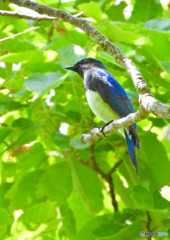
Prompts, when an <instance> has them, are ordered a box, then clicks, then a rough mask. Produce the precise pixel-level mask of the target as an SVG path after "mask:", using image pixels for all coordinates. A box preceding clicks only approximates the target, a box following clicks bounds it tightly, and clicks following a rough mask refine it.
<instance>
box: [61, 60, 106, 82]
mask: <svg viewBox="0 0 170 240" xmlns="http://www.w3.org/2000/svg"><path fill="white" fill-rule="evenodd" d="M94 68H104V69H106V68H105V66H104V65H103V63H102V62H101V61H99V60H97V59H94V58H84V59H82V60H81V61H79V62H77V63H76V64H74V65H73V66H69V67H65V69H69V70H72V71H74V72H77V73H78V74H79V75H80V76H81V77H82V78H83V76H84V72H85V71H88V70H91V69H94Z"/></svg>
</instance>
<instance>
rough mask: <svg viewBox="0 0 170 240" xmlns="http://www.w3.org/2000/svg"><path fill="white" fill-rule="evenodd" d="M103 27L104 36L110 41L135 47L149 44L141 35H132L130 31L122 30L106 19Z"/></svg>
mask: <svg viewBox="0 0 170 240" xmlns="http://www.w3.org/2000/svg"><path fill="white" fill-rule="evenodd" d="M104 26H105V28H106V34H107V36H108V38H110V39H112V40H113V41H114V42H124V43H128V44H135V45H148V44H150V43H149V41H148V39H147V38H145V37H143V36H142V35H139V34H136V33H133V32H131V31H125V30H122V29H121V28H120V27H119V26H118V25H117V24H115V23H114V22H110V21H108V20H107V19H106V20H105V21H104ZM113 33H114V34H113Z"/></svg>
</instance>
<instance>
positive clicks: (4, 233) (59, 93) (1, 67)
mask: <svg viewBox="0 0 170 240" xmlns="http://www.w3.org/2000/svg"><path fill="white" fill-rule="evenodd" d="M37 2H39V3H42V4H45V5H48V6H51V7H53V8H59V9H62V10H64V11H66V12H68V13H70V14H72V15H74V14H77V13H80V12H84V13H83V15H82V17H83V18H84V19H86V20H87V21H88V23H89V24H91V25H92V26H94V27H95V28H96V29H98V30H99V31H101V32H102V33H103V34H104V35H105V36H106V37H107V38H108V39H109V40H110V41H111V42H112V43H113V44H115V45H116V46H117V47H118V48H120V49H121V51H122V52H123V53H124V54H125V55H126V56H127V57H129V58H130V59H132V60H133V62H134V64H135V65H136V66H137V67H138V68H139V70H140V71H141V73H142V75H143V77H144V78H145V79H146V81H147V84H148V85H149V87H150V88H151V91H152V93H153V94H154V96H155V97H156V98H157V99H159V100H160V101H162V102H163V103H166V104H170V98H169V96H170V1H168V0H167V1H165V0H164V1H163V0H162V1H159V0H150V1H142V0H136V1H135V0H126V1H121V0H116V1H110V0H100V1H98V0H96V1H83V0H77V1H63V0H61V1H57V0H38V1H37ZM0 9H2V10H8V11H9V10H11V11H18V12H22V13H24V14H29V15H31V16H34V17H36V16H37V17H38V16H39V15H38V13H36V12H34V11H32V10H29V9H26V8H22V7H19V6H17V5H14V4H5V3H2V2H1V3H0ZM30 27H39V28H38V29H35V30H32V31H29V32H25V33H23V31H24V30H26V29H28V28H30ZM0 29H1V31H0V39H1V40H0V85H1V87H0V114H1V115H0V143H1V145H0V155H1V161H0V171H1V174H0V175H1V179H0V182H1V185H0V239H3V240H4V239H5V240H6V239H9V240H13V239H29V240H32V239H36V240H41V239H42V240H48V239H49V240H51V239H57V240H58V239H59V240H60V239H61V240H67V239H71V240H87V239H88V240H112V239H113V240H119V239H121V240H123V239H141V237H140V231H145V232H150V231H154V232H155V231H156V232H166V235H167V234H168V231H169V236H170V227H169V226H170V202H169V201H170V193H169V192H170V190H169V188H168V187H167V186H170V164H169V159H170V120H169V119H158V118H156V117H155V116H154V115H152V114H150V115H149V117H148V119H145V120H143V121H141V122H139V123H138V124H137V127H138V134H139V137H140V140H141V150H140V151H139V150H137V158H138V167H139V177H138V176H137V175H136V172H135V169H134V167H133V166H132V164H131V162H130V158H129V155H128V151H127V146H126V141H125V139H124V138H123V136H122V135H120V134H119V133H118V132H117V133H115V134H114V135H112V136H108V137H106V138H104V139H102V140H100V141H98V142H96V143H95V144H94V146H90V144H84V145H83V144H82V143H81V142H80V136H81V135H82V134H83V133H88V132H89V131H90V129H91V128H92V127H93V126H94V125H96V126H102V125H103V122H102V121H100V120H99V119H98V118H97V117H95V116H94V114H93V113H92V112H91V110H90V108H89V106H88V104H87V100H86V97H85V89H84V85H83V81H82V79H81V78H80V77H79V76H78V75H77V74H76V73H73V72H71V71H69V72H68V71H66V70H65V69H64V67H65V66H69V65H72V64H74V63H76V62H77V61H78V60H81V59H83V58H85V57H93V58H96V59H99V60H101V61H102V62H103V64H104V65H105V66H106V67H107V69H108V70H109V71H110V72H111V73H112V74H113V76H114V77H115V78H116V79H117V80H118V81H119V82H120V83H121V84H122V85H123V87H124V88H125V89H126V91H127V93H128V95H129V97H130V99H131V101H132V103H133V105H134V108H135V110H138V107H139V103H138V94H137V92H136V90H135V88H134V85H133V82H132V80H131V79H130V77H129V75H128V74H127V72H126V71H125V70H124V69H123V68H122V67H121V66H120V65H118V64H117V63H116V62H115V60H114V59H113V58H112V57H111V56H110V55H109V54H108V53H106V52H104V51H103V50H102V49H101V48H100V47H99V46H98V45H97V44H96V43H95V42H94V40H93V39H92V38H91V37H89V36H87V35H86V34H85V33H84V32H83V31H82V30H81V29H79V28H75V27H73V26H72V25H70V24H69V23H65V22H62V21H55V20H53V21H51V20H48V21H47V20H43V21H34V20H25V19H17V18H12V17H7V16H0ZM18 33H22V34H20V35H16V34H18ZM15 35H16V36H15ZM5 38H7V39H5ZM121 160H122V163H121V164H120V165H119V167H118V168H117V169H116V171H115V172H113V173H112V174H111V175H110V176H111V179H112V180H113V182H112V185H113V187H114V191H113V192H114V194H115V198H116V202H117V204H118V211H117V212H114V207H113V196H112V197H111V195H110V191H111V190H110V187H111V185H110V184H109V183H108V181H106V179H103V178H102V176H101V174H100V173H98V172H96V171H94V170H93V169H92V168H90V167H89V166H88V165H90V166H91V164H92V163H94V162H95V163H96V164H97V166H98V167H99V168H100V169H101V171H102V172H103V173H105V174H107V173H108V172H109V171H110V170H111V169H112V167H113V166H114V165H115V164H116V163H117V162H119V161H121ZM85 165H86V166H85ZM162 188H163V190H161V189H162ZM168 199H169V200H168ZM147 239H157V237H152V238H151V237H148V238H147ZM159 239H169V238H168V236H164V237H160V238H159Z"/></svg>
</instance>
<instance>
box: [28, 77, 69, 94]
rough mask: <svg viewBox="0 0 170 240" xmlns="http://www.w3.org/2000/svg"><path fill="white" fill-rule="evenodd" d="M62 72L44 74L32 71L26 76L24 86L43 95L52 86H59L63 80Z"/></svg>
mask: <svg viewBox="0 0 170 240" xmlns="http://www.w3.org/2000/svg"><path fill="white" fill-rule="evenodd" d="M62 76H63V74H62V73H60V72H57V73H47V74H45V75H44V76H43V75H41V74H39V73H34V74H32V75H31V76H29V77H28V78H27V80H26V81H25V83H24V86H25V87H27V88H28V89H29V90H31V91H33V92H36V93H39V95H40V96H41V95H43V94H45V93H48V92H49V91H50V90H51V89H52V88H56V87H59V86H60V85H61V84H62V83H63V82H64V78H62Z"/></svg>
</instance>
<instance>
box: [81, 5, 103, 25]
mask: <svg viewBox="0 0 170 240" xmlns="http://www.w3.org/2000/svg"><path fill="white" fill-rule="evenodd" d="M78 8H79V10H80V11H82V12H84V14H85V15H86V16H88V17H92V18H94V19H95V20H97V21H99V22H101V21H102V11H101V9H100V7H99V5H98V4H97V3H95V2H93V1H91V2H89V3H83V4H80V5H79V6H78ZM94 9H95V11H94Z"/></svg>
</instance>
